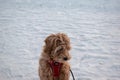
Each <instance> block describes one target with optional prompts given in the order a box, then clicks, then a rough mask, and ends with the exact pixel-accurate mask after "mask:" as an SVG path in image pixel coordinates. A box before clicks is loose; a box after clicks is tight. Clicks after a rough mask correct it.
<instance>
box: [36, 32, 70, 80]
mask: <svg viewBox="0 0 120 80" xmlns="http://www.w3.org/2000/svg"><path fill="white" fill-rule="evenodd" d="M70 49H71V46H70V39H69V38H68V36H67V35H66V34H64V33H57V34H51V35H50V36H48V37H47V38H46V39H45V45H44V47H43V52H42V54H41V57H40V60H39V71H38V72H39V77H40V80H69V77H70V64H69V63H68V60H70V58H71V56H70V54H69V50H70Z"/></svg>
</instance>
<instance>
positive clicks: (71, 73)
mask: <svg viewBox="0 0 120 80" xmlns="http://www.w3.org/2000/svg"><path fill="white" fill-rule="evenodd" d="M70 72H71V74H72V77H73V80H75V77H74V75H73V72H72V70H71V69H70Z"/></svg>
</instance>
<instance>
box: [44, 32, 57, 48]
mask: <svg viewBox="0 0 120 80" xmlns="http://www.w3.org/2000/svg"><path fill="white" fill-rule="evenodd" d="M54 39H55V35H54V34H51V35H50V36H48V37H47V38H46V39H45V40H44V42H45V48H46V49H47V50H51V49H52V46H53V45H54V44H53V43H54V42H53V41H54Z"/></svg>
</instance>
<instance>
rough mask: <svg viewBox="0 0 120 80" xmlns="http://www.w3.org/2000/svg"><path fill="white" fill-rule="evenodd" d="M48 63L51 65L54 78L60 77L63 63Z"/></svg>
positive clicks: (52, 61)
mask: <svg viewBox="0 0 120 80" xmlns="http://www.w3.org/2000/svg"><path fill="white" fill-rule="evenodd" d="M48 63H49V65H50V67H51V68H52V72H53V76H54V77H59V75H60V70H61V67H62V65H63V63H60V62H56V61H54V60H49V61H48Z"/></svg>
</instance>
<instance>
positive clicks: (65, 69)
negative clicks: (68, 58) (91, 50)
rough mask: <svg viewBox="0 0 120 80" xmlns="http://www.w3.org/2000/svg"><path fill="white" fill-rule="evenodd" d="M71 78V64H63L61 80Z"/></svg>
mask: <svg viewBox="0 0 120 80" xmlns="http://www.w3.org/2000/svg"><path fill="white" fill-rule="evenodd" d="M69 78H70V66H69V64H63V66H62V68H61V71H60V76H59V80H69Z"/></svg>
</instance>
